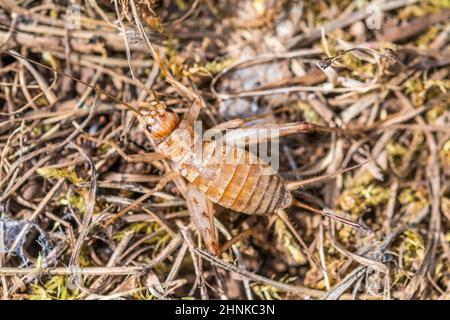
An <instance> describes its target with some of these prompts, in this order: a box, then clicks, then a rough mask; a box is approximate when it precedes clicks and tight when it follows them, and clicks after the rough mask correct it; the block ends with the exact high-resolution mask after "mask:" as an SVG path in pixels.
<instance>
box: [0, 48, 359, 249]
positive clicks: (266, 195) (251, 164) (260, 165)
mask: <svg viewBox="0 0 450 320" xmlns="http://www.w3.org/2000/svg"><path fill="white" fill-rule="evenodd" d="M148 45H149V49H150V52H151V53H152V56H153V58H154V59H155V61H156V62H157V63H158V64H159V65H160V68H161V70H162V71H163V73H164V74H165V76H166V80H167V81H168V82H169V83H170V84H172V85H174V86H175V88H176V89H177V91H178V92H180V93H181V94H183V95H184V96H186V97H187V98H188V99H189V100H191V101H192V106H191V108H190V110H189V112H188V113H187V115H186V116H185V118H184V119H179V117H178V115H177V114H176V113H175V112H174V111H173V110H172V109H170V108H168V107H166V105H165V104H164V103H163V102H161V101H159V100H158V99H156V96H155V94H153V96H154V100H153V101H150V102H146V103H143V104H142V105H140V108H135V107H132V106H131V105H129V104H128V103H125V102H123V101H120V100H119V99H117V98H115V97H113V96H111V95H109V94H108V93H106V92H104V91H102V90H100V89H98V88H96V87H94V86H91V85H90V84H88V83H86V82H84V81H81V80H80V79H77V78H74V77H73V76H70V75H67V74H65V73H61V72H57V71H55V70H53V69H52V68H50V67H48V66H45V65H43V64H41V63H39V62H37V61H34V60H31V59H29V58H26V57H23V56H21V55H19V54H18V53H16V52H14V51H1V52H3V53H7V54H9V55H12V56H14V57H15V58H18V59H26V60H27V61H29V62H32V63H35V64H37V65H40V66H41V67H44V68H46V69H49V70H52V71H53V72H55V73H57V74H60V75H63V76H69V77H71V78H72V79H74V80H76V81H79V82H81V83H83V84H84V85H86V86H89V87H91V88H93V89H94V90H97V91H99V92H101V93H102V94H104V95H106V96H108V97H109V98H112V99H114V100H115V101H118V102H120V103H121V104H123V105H124V106H126V107H127V108H128V109H130V110H132V111H133V112H134V113H135V114H136V115H137V116H138V118H139V122H140V123H141V125H143V128H144V129H145V130H146V131H147V132H148V133H149V134H150V135H151V137H152V138H153V139H155V142H156V145H157V150H156V151H157V152H158V153H160V154H161V155H162V156H163V157H164V158H166V159H168V160H170V161H171V163H172V169H173V171H174V173H175V174H173V175H170V176H169V177H165V178H163V179H162V180H164V181H163V182H162V183H161V184H159V186H157V187H156V188H155V189H153V190H152V192H150V193H147V194H145V195H144V196H142V197H140V198H139V199H137V200H136V201H135V202H134V203H133V204H131V205H130V206H128V207H127V208H125V209H124V210H122V211H121V212H120V213H119V214H116V216H115V217H113V218H112V219H111V220H110V221H109V223H112V222H113V221H114V220H115V219H117V218H118V217H119V216H121V215H123V214H125V213H126V212H128V211H129V210H130V209H132V208H134V207H136V206H137V205H138V204H139V203H141V202H142V201H144V200H145V199H146V198H148V197H149V196H150V195H151V194H153V193H154V192H155V191H157V190H160V189H161V188H162V187H163V186H164V184H166V183H167V182H168V181H170V180H171V179H173V178H174V177H175V176H177V175H179V176H182V177H184V178H185V179H186V180H187V181H188V182H189V184H188V190H187V191H188V199H186V200H187V204H188V208H189V213H190V215H191V218H192V219H193V222H194V224H195V225H196V227H197V229H198V230H199V232H200V234H201V236H202V239H203V241H204V243H205V246H206V248H207V249H208V251H209V252H210V253H212V254H214V255H220V254H221V250H220V246H219V243H218V237H217V234H216V231H215V226H214V211H213V210H209V211H205V210H204V209H202V208H205V207H211V205H212V203H216V204H219V205H220V206H223V207H225V208H229V209H231V210H234V211H236V212H242V213H246V214H249V215H272V214H277V215H278V216H279V217H280V218H281V219H282V221H283V222H284V223H286V224H287V226H288V227H289V229H290V230H291V232H293V233H294V236H295V237H296V238H297V240H299V241H300V242H301V245H302V246H304V247H305V245H304V243H303V242H302V240H301V238H300V237H299V236H298V235H297V232H296V230H295V228H294V227H293V225H292V223H291V222H290V221H289V219H288V217H287V215H286V213H285V212H284V211H283V209H285V208H288V207H290V206H293V205H296V206H299V207H302V208H305V209H308V210H310V211H313V212H317V213H320V214H322V215H325V216H327V217H329V218H332V219H335V220H338V221H340V222H343V223H345V224H348V225H351V226H354V227H359V228H364V227H363V226H362V225H360V224H358V223H356V222H352V221H350V220H347V219H345V218H343V217H339V216H336V215H334V214H330V213H327V212H326V211H321V210H318V209H315V208H312V207H310V206H308V205H306V204H303V203H301V202H300V201H298V200H297V199H295V198H294V197H293V196H292V194H291V190H293V189H297V188H299V187H300V186H303V185H305V184H307V183H310V182H316V181H318V180H321V179H326V178H328V177H330V176H334V175H337V174H340V173H343V172H345V171H348V170H351V169H354V168H355V167H358V166H360V165H362V164H364V163H362V164H360V165H357V166H354V167H350V168H347V169H344V170H340V171H338V172H336V173H333V174H328V175H326V176H322V177H318V178H314V179H310V180H305V181H286V180H285V179H284V178H282V177H281V176H280V175H278V174H277V173H276V172H275V171H274V170H271V168H270V165H269V164H268V163H266V162H264V161H262V160H261V159H259V158H258V157H257V156H256V155H254V154H252V153H250V152H248V151H246V150H245V149H244V148H242V146H237V145H235V144H230V143H225V141H233V138H236V137H237V136H239V137H240V138H245V139H246V141H247V142H251V141H253V142H254V141H258V142H260V141H261V139H266V140H269V139H272V138H274V137H280V136H285V135H288V134H295V133H305V132H309V131H311V130H315V131H321V132H338V133H342V132H343V131H344V130H342V129H337V128H328V127H324V126H319V125H315V124H311V123H306V122H295V123H288V124H268V125H256V126H247V127H243V128H239V129H237V130H229V131H228V132H227V134H225V136H224V139H221V140H214V141H212V140H207V139H202V140H201V141H200V148H199V150H196V148H195V147H194V145H195V143H198V141H195V139H194V136H195V135H194V121H195V120H196V119H197V118H198V116H199V113H200V110H201V108H202V107H203V106H204V101H203V99H202V98H201V97H200V96H199V95H197V94H195V93H194V92H192V91H191V90H189V89H188V88H186V87H185V86H184V85H182V84H181V83H180V82H178V81H177V80H175V79H174V78H173V77H172V76H171V74H170V73H169V72H168V70H167V69H166V68H165V66H164V64H163V62H162V61H161V58H160V57H159V54H158V53H157V52H156V50H154V48H153V46H152V45H151V44H150V42H148ZM244 123H245V121H230V122H229V123H225V124H219V125H218V126H217V128H212V129H210V130H214V129H217V130H220V131H223V130H225V129H231V128H233V129H236V128H237V127H240V126H242V125H243V124H244ZM268 129H270V130H268ZM261 130H264V132H265V133H267V132H270V134H265V135H262V137H261ZM230 138H231V139H230ZM196 151H200V152H201V154H202V157H198V155H197V153H196ZM130 159H131V157H130ZM139 159H140V158H139ZM138 161H141V160H138Z"/></svg>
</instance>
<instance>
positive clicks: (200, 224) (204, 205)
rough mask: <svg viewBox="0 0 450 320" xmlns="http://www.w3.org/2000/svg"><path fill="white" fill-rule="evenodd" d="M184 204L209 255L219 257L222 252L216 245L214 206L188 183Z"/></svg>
mask: <svg viewBox="0 0 450 320" xmlns="http://www.w3.org/2000/svg"><path fill="white" fill-rule="evenodd" d="M186 204H187V207H188V211H189V215H190V216H191V219H192V221H193V222H194V224H195V226H196V228H197V230H198V231H199V232H200V235H201V237H202V239H203V242H204V243H205V246H206V248H207V249H208V251H209V252H210V253H211V254H213V255H215V256H220V255H221V253H222V251H221V249H220V247H219V244H218V243H219V241H218V237H217V232H216V227H215V223H214V215H215V209H214V204H213V203H212V201H210V200H208V199H207V198H206V197H205V195H204V194H202V193H201V192H200V191H199V190H198V189H197V188H196V187H195V186H194V185H192V184H190V183H189V184H188V185H187V199H186Z"/></svg>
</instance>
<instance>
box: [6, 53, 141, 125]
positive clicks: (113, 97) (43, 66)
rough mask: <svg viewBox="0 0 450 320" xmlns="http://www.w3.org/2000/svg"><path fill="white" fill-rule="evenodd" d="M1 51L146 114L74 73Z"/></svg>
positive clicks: (135, 111) (136, 111)
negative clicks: (75, 75)
mask: <svg viewBox="0 0 450 320" xmlns="http://www.w3.org/2000/svg"><path fill="white" fill-rule="evenodd" d="M0 53H5V54H8V55H10V56H13V57H15V58H18V59H23V60H26V61H29V62H31V63H33V64H35V65H37V66H40V67H42V68H44V69H47V70H50V71H52V72H54V73H56V74H58V75H60V76H64V77H68V78H70V79H72V80H75V81H77V82H80V83H82V84H83V85H85V86H86V87H89V88H91V89H93V90H95V91H96V92H99V93H101V94H103V95H105V96H106V97H108V98H110V99H111V100H114V101H115V102H117V103H120V104H122V105H124V106H125V107H127V108H128V109H130V110H131V111H133V112H134V113H136V114H137V115H138V116H140V117H144V115H143V114H142V112H140V111H139V110H138V109H136V108H135V107H133V106H132V105H130V104H128V103H126V102H124V101H122V100H120V99H118V98H117V97H115V96H113V95H112V94H109V93H107V92H106V91H104V90H102V89H100V88H98V87H96V86H93V85H91V84H90V83H87V82H86V81H83V80H81V79H78V78H76V77H74V76H72V75H70V74H67V73H65V72H60V71H56V70H55V69H53V68H52V67H49V66H47V65H45V64H43V63H40V62H38V61H36V60H33V59H30V58H28V57H24V56H22V55H21V54H19V53H17V52H15V51H13V50H8V51H5V50H1V49H0Z"/></svg>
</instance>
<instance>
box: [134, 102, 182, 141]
mask: <svg viewBox="0 0 450 320" xmlns="http://www.w3.org/2000/svg"><path fill="white" fill-rule="evenodd" d="M141 108H142V109H143V110H142V115H143V118H144V121H145V129H146V130H147V131H148V132H149V133H150V134H151V135H152V137H153V138H155V139H164V138H165V137H167V136H168V135H169V134H171V133H172V132H173V131H174V130H175V129H176V128H177V126H178V123H179V122H180V119H179V118H178V115H177V114H176V113H175V112H174V111H173V110H172V109H171V108H169V107H167V106H166V105H165V104H164V103H162V102H159V101H152V102H150V103H147V102H146V103H144V104H142V105H141Z"/></svg>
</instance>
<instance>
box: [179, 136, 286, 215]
mask: <svg viewBox="0 0 450 320" xmlns="http://www.w3.org/2000/svg"><path fill="white" fill-rule="evenodd" d="M201 149H202V151H203V153H202V158H201V159H198V158H195V157H194V156H193V155H192V156H190V157H187V158H185V159H183V160H182V161H180V162H179V163H178V165H177V167H178V168H179V170H180V173H181V175H183V176H184V177H185V178H186V179H187V180H188V181H189V182H191V183H192V184H193V185H194V186H195V187H196V188H197V189H198V190H199V191H200V192H202V193H203V194H204V195H205V196H206V197H207V198H208V199H210V200H211V201H212V202H214V203H217V204H219V205H221V206H223V207H225V208H229V209H231V210H234V211H237V212H243V213H247V214H258V215H264V214H269V213H273V212H274V211H275V210H276V209H279V208H286V207H288V206H290V205H291V202H292V198H291V193H290V191H289V190H288V189H287V188H286V186H285V180H284V179H283V178H282V177H280V176H278V175H277V174H276V172H274V171H273V170H272V169H271V168H270V166H269V165H268V164H267V163H265V162H263V161H262V160H260V159H258V158H257V157H256V156H254V155H253V154H251V153H249V152H247V151H246V150H244V149H241V148H238V147H235V146H231V147H227V146H223V145H219V144H218V143H216V142H214V141H205V142H203V145H202V148H201Z"/></svg>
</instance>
